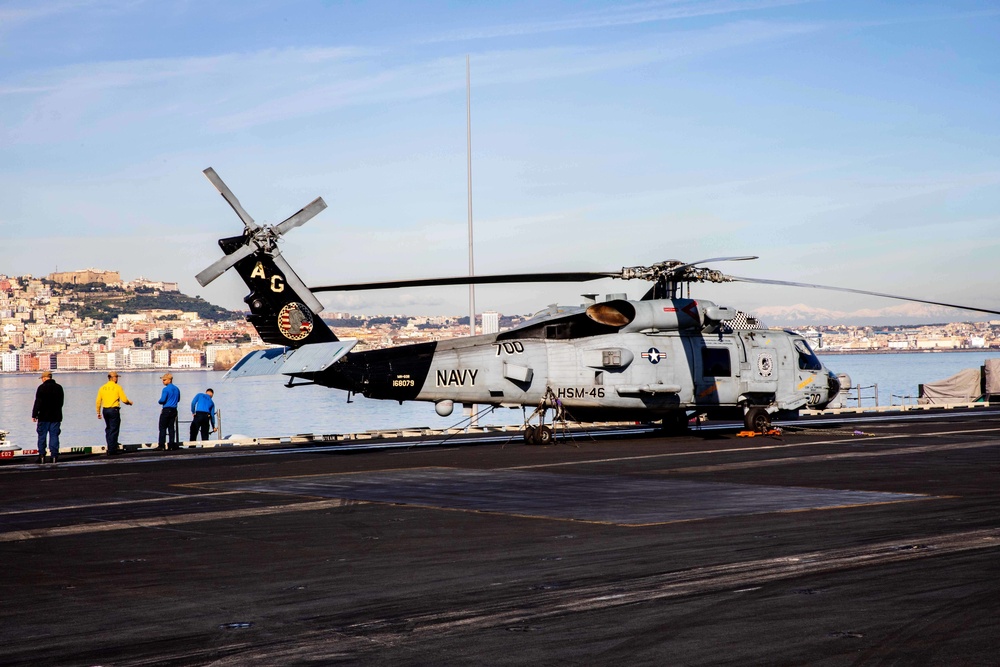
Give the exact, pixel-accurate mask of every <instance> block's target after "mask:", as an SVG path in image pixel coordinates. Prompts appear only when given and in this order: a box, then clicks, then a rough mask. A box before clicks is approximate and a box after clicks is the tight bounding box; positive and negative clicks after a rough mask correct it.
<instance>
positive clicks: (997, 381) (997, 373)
mask: <svg viewBox="0 0 1000 667" xmlns="http://www.w3.org/2000/svg"><path fill="white" fill-rule="evenodd" d="M986 393H987V394H1000V359H987V360H986Z"/></svg>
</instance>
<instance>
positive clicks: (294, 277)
mask: <svg viewBox="0 0 1000 667" xmlns="http://www.w3.org/2000/svg"><path fill="white" fill-rule="evenodd" d="M271 259H272V260H273V261H274V265H275V266H277V267H278V269H279V270H280V271H281V272H282V273H283V274H285V282H286V283H287V284H288V286H289V287H291V288H292V291H293V292H295V293H296V294H297V295H298V296H299V298H300V299H302V302H303V303H305V304H306V307H307V308H309V310H311V311H312V312H314V313H315V314H316V316H317V317H319V314H320V313H321V312H322V311H323V304H322V303H320V300H319V299H317V298H316V297H315V296H313V293H312V292H311V291H310V290H309V288H308V287H306V284H305V283H304V282H302V279H301V278H299V276H298V274H296V273H295V271H294V270H293V269H292V267H291V265H290V264H289V263H288V262H286V261H285V258H284V257H282V256H281V253H279V252H275V253H274V254H273V255H271Z"/></svg>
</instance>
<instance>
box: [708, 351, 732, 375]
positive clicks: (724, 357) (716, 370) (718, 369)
mask: <svg viewBox="0 0 1000 667" xmlns="http://www.w3.org/2000/svg"><path fill="white" fill-rule="evenodd" d="M701 374H702V376H703V377H731V376H732V374H733V365H732V362H731V361H730V357H729V350H728V348H718V347H703V348H701Z"/></svg>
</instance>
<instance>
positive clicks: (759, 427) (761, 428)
mask: <svg viewBox="0 0 1000 667" xmlns="http://www.w3.org/2000/svg"><path fill="white" fill-rule="evenodd" d="M743 424H744V426H746V428H747V430H748V431H756V432H757V433H767V432H768V431H769V430H770V429H771V415H769V414H767V410H765V409H764V408H750V409H749V410H747V413H746V415H744V417H743Z"/></svg>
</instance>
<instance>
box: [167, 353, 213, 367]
mask: <svg viewBox="0 0 1000 667" xmlns="http://www.w3.org/2000/svg"><path fill="white" fill-rule="evenodd" d="M204 365H205V353H204V352H202V351H201V350H191V349H183V350H174V351H173V352H172V353H171V354H170V367H171V368H201V367H202V366H204Z"/></svg>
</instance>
